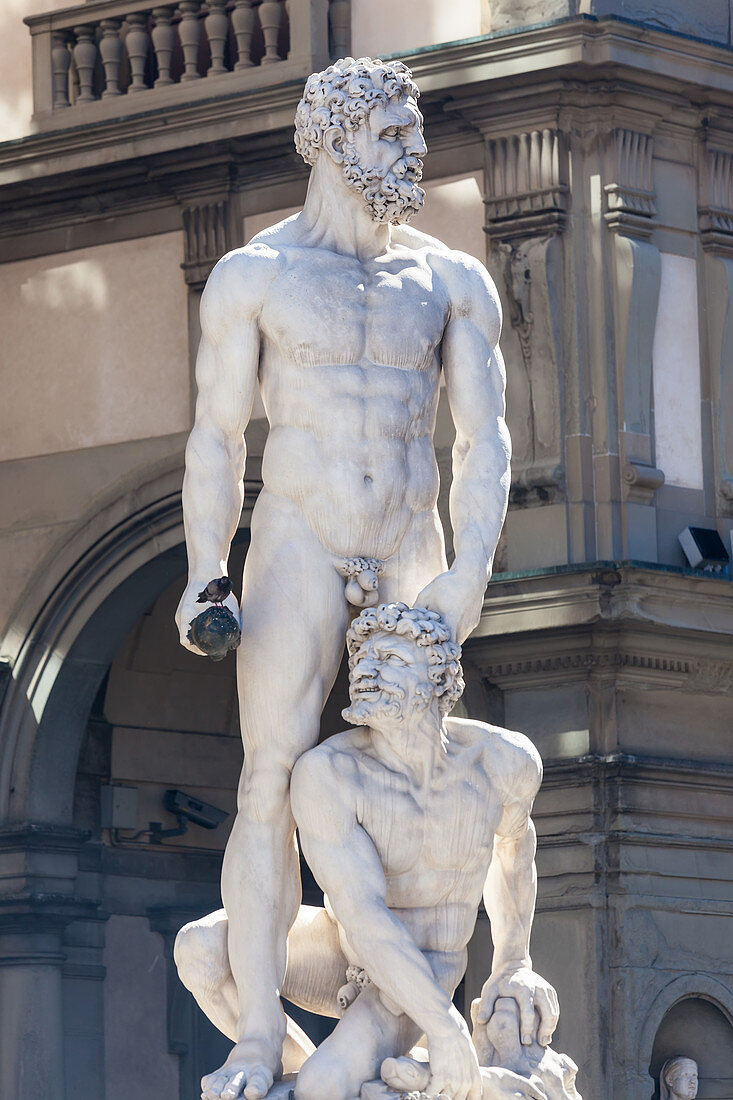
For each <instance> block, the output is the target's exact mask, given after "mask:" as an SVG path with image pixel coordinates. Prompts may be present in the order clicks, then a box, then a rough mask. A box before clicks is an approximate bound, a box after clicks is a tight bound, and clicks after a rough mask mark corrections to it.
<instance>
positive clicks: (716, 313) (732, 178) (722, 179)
mask: <svg viewBox="0 0 733 1100" xmlns="http://www.w3.org/2000/svg"><path fill="white" fill-rule="evenodd" d="M726 139H727V144H728V146H729V147H728V148H727V149H724V148H714V147H711V144H710V141H709V140H708V141H706V142H705V143H703V144H702V145H701V146H700V150H699V158H698V223H699V227H700V239H701V241H702V246H703V249H704V252H705V261H704V263H705V284H706V301H707V310H706V318H707V324H708V347H709V350H710V381H711V399H712V421H713V423H712V433H713V440H714V451H715V480H716V495H717V498H718V499H717V503H718V507H719V508H720V509H721V511H722V512H723V513H724V514H727V515H730V514H733V417H732V416H731V408H733V137H732V136H731V135H725V137H723V135H721V144H722V142H723V141H725V140H726Z"/></svg>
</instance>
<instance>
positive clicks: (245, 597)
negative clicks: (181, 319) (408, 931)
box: [177, 58, 510, 1100]
mask: <svg viewBox="0 0 733 1100" xmlns="http://www.w3.org/2000/svg"><path fill="white" fill-rule="evenodd" d="M417 96H418V90H417V88H416V86H415V84H414V83H413V81H412V79H411V75H410V72H409V70H408V69H406V68H405V66H404V65H402V64H401V63H400V62H393V63H389V64H386V63H382V62H379V61H377V62H372V61H369V60H368V59H361V60H359V61H354V60H353V59H351V58H346V59H345V60H342V61H339V62H337V63H336V64H334V65H332V66H330V67H329V68H328V69H326V70H325V71H324V72H323V73H317V74H314V75H313V76H311V77H310V78H309V80H308V81H307V84H306V87H305V92H304V95H303V98H302V100H301V102H300V105H299V106H298V111H297V115H296V131H295V142H296V148H297V150H298V152H299V153H300V154H301V156H302V157H303V158H304V160H305V161H306V162H307V163H308V164H310V165H311V166H312V171H311V176H310V181H309V186H308V193H307V196H306V201H305V206H304V208H303V210H302V211H301V213H300V214H298V215H297V216H296V217H294V218H289V219H287V220H286V221H284V222H281V223H280V224H278V225H276V226H273V227H272V228H271V229H268V230H266V231H265V232H263V233H261V234H259V235H258V236H257V237H255V238H254V240H252V241H251V242H250V243H249V244H248V245H247V246H246V247H244V248H241V249H237V250H236V251H234V252H232V253H230V254H229V255H227V256H225V257H224V258H223V259H222V260H221V261H220V262H219V263H218V264H217V266H216V268H215V269H214V271H213V272H212V275H211V277H210V279H209V281H208V284H207V286H206V289H205V291H204V295H203V299H202V303H201V328H202V339H201V346H200V349H199V355H198V361H197V368H196V377H197V382H198V387H199V396H198V402H197V407H196V422H195V425H194V428H193V431H192V433H191V437H190V440H189V443H188V448H187V451H186V477H185V481H184V487H183V508H184V519H185V527H186V541H187V546H188V557H189V583H188V586H187V588H186V591H185V593H184V595H183V598H182V599H181V603H180V605H179V608H178V612H177V622H178V625H179V628H180V632H181V642H182V644H183V645H184V646H187V647H188V648H192V649H194V647H193V646H192V645H191V643H189V641H188V639H187V633H188V628H189V623H190V622H191V620H192V619H193V618H194V617H195V615H196V614H197V612H198V611H200V604H199V605H198V606H197V602H196V600H197V593H198V592H199V591H200V590H201V589H202V588H204V587H205V586H206V584H207V582H208V581H210V580H211V578H212V577H217V576H219V575H220V574H224V573H226V571H227V560H228V556H229V548H230V543H231V539H232V537H233V535H234V532H235V530H236V527H237V524H238V521H239V517H240V513H241V509H242V501H243V475H244V465H245V445H244V440H243V432H244V429H245V428H246V426H247V422H248V420H249V417H250V414H251V410H252V403H253V399H254V395H255V389H256V387H257V385H258V384H259V387H260V392H261V395H262V400H263V402H264V406H265V410H266V412H267V416H268V419H269V422H270V432H269V437H268V441H267V445H266V447H265V452H264V456H263V464H262V481H263V489H262V492H261V493H260V496H259V498H258V500H257V503H256V505H255V508H254V512H253V516H252V524H251V544H250V548H249V552H248V554H247V559H246V563H245V568H244V578H243V584H242V607H241V628H242V643H241V646H240V649H239V652H238V654H237V678H238V685H239V700H240V719H241V728H242V739H243V741H244V752H245V760H244V768H243V771H242V777H241V782H240V786H239V796H238V807H239V812H238V815H237V819H236V822H235V824H234V828H233V830H232V834H231V837H230V839H229V843H228V846H227V850H226V855H225V858H224V866H223V871H222V899H223V902H224V906H225V908H226V911H227V914H228V916H229V933H228V950H229V962H230V965H231V971H232V975H233V978H234V981H235V983H236V988H237V997H238V1015H237V1022H236V1029H235V1032H236V1044H235V1046H234V1049H233V1050H232V1053H231V1055H230V1057H229V1058H228V1059H227V1062H226V1064H225V1067H223V1068H224V1070H225V1072H224V1073H223V1074H222V1073H219V1074H217V1075H216V1078H215V1079H216V1081H217V1082H218V1084H217V1086H216V1089H215V1091H214V1093H213V1094H212V1095H215V1096H221V1097H222V1098H223V1100H233V1098H235V1097H239V1096H241V1095H242V1094H244V1096H245V1097H246V1098H247V1100H259V1098H261V1097H263V1096H265V1094H266V1093H267V1091H268V1089H269V1087H270V1085H271V1083H272V1081H273V1077H274V1075H275V1074H276V1073H277V1072H278V1069H279V1064H280V1058H281V1051H282V1042H283V1037H284V1032H285V1017H284V1014H283V1011H282V1008H281V1005H280V1001H279V997H278V991H279V989H280V988H281V986H282V981H283V976H284V973H285V964H286V942H287V933H288V929H289V928H290V927H291V925H292V924H293V921H294V920H295V917H296V914H297V912H298V904H299V900H300V881H299V874H298V859H297V851H296V847H295V843H294V821H293V817H292V813H291V810H290V804H289V785H290V776H291V772H292V769H293V766H294V764H295V762H296V760H297V759H298V758H299V757H300V756H301V754H302V753H303V752H305V750H306V749H308V748H310V747H311V746H312V745H314V744H315V742H316V741H317V738H318V729H319V720H320V714H321V710H322V708H323V704H324V701H325V699H326V697H327V696H328V693H329V691H330V689H331V686H332V684H333V681H334V678H335V675H336V671H337V669H338V665H339V661H340V657H341V654H342V651H343V645H344V636H345V631H346V627H347V624H348V621H349V617H350V606H349V601H350V603H351V604H352V605H364V604H369V603H374V602H376V600H377V598H378V599H379V600H380V601H381V602H385V601H395V600H402V601H404V602H405V603H408V604H418V605H420V606H422V607H425V608H429V609H432V610H435V611H437V612H439V613H440V614H441V615H442V616H443V618H444V620H445V621H446V622H447V624H448V625H449V628H450V629H451V631H452V634H453V638H454V639H455V641H456V642H458V643H461V642H462V641H463V640H464V639H465V638H466V636H467V635H468V634H469V632H470V631H471V630H472V629H473V627H474V626H475V625H476V623H477V622H478V619H479V615H480V612H481V606H482V601H483V596H484V591H485V588H486V583H487V580H488V578H489V575H490V570H491V563H492V559H493V554H494V550H495V547H496V543H497V540H498V537H499V533H500V531H501V527H502V523H503V520H504V515H505V511H506V504H507V495H508V488H509V450H510V445H509V438H508V435H507V431H506V426H505V424H504V368H503V364H502V360H501V355H500V353H499V350H498V339H499V330H500V324H501V318H500V309H499V304H498V298H497V294H496V290H495V288H494V286H493V284H492V282H491V280H490V279H489V277H488V275H487V273H486V271H485V269H484V268H483V266H482V265H481V264H480V263H478V262H477V261H476V260H474V259H472V258H471V257H469V256H466V255H464V254H463V253H459V252H453V251H451V250H450V249H448V248H446V247H445V246H444V245H442V244H440V242H438V241H436V240H434V239H433V238H431V237H427V236H425V235H424V234H422V233H418V232H416V231H414V230H410V229H408V228H407V227H406V225H405V223H406V222H407V220H408V219H409V218H410V216H411V215H413V214H414V213H416V212H417V211H418V210H419V209H420V207H421V205H422V202H423V198H424V194H423V192H422V190H421V189H420V187H419V186H418V182H419V180H420V178H421V170H422V162H421V157H422V155H423V154H424V153H425V152H426V146H425V142H424V139H423V134H422V116H421V114H420V111H419V110H418V106H417ZM441 370H442V372H443V377H444V379H445V385H446V389H447V395H448V400H449V403H450V408H451V412H452V415H453V420H454V423H455V428H456V442H455V446H454V449H453V484H452V488H451V494H450V511H451V522H452V526H453V535H454V539H453V541H454V546H455V560H454V562H453V564H452V566H451V568H450V569H448V568H447V563H446V558H445V550H444V541H443V533H442V530H441V527H440V522H439V519H438V514H437V510H436V500H437V496H438V469H437V464H436V460H435V454H434V449H433V440H432V436H433V431H434V427H435V417H436V410H437V404H438V394H439V386H440V376H441ZM345 579H346V585H345ZM377 584H378V592H377V591H375V590H374V589H375V587H376V586H377ZM347 595H348V600H347ZM226 602H227V605H228V606H230V607H231V609H232V610H234V611H235V612H236V611H237V610H238V609H237V605H236V600H235V599H234V597H233V596H229V597H228V599H227V601H226ZM195 651H196V650H195ZM196 652H198V651H196Z"/></svg>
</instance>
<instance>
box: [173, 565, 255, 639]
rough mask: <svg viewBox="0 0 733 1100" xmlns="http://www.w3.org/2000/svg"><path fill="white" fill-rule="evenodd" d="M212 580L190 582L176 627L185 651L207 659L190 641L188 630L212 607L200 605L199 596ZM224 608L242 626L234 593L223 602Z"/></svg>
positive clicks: (205, 604) (179, 605)
mask: <svg viewBox="0 0 733 1100" xmlns="http://www.w3.org/2000/svg"><path fill="white" fill-rule="evenodd" d="M209 580H211V578H210V577H209V578H208V579H206V580H204V581H200V580H196V581H189V583H188V585H187V587H186V591H185V592H184V593H183V595H182V596H181V601H180V603H179V604H178V609H177V610H176V626H177V627H178V635H179V638H180V642H181V645H182V646H183V648H184V649H188V650H190V652H191V653H195V654H197V656H199V657H205V656H206V654H205V653H204V652H203V651H202V650H200V649H199V648H198V646H195V645H194V644H193V643H192V642H191V641H189V639H188V630H189V627H190V626H191V622H192V620H193V619H195V618H196V616H197V615H200V614H201V612H202V611H205V610H206V608H207V607H212V606H213V605H212V604H211V603H199V602H198V595H199V592H202V591H203V589H204V588H206V585H207V584H208V582H209ZM221 606H222V607H228V608H229V610H230V611H231V613H232V615H234V618H235V619H236V620H237V622H238V623H240V625H241V617H240V614H239V604H238V603H237V597H236V596H235V595H234V593H233V592H230V593H229V595H228V596H227V598H226V599H225V600H223V601H222V604H221Z"/></svg>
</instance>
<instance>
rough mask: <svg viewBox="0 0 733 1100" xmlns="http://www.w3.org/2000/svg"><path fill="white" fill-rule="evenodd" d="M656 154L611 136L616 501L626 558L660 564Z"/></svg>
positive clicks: (629, 138)
mask: <svg viewBox="0 0 733 1100" xmlns="http://www.w3.org/2000/svg"><path fill="white" fill-rule="evenodd" d="M653 153H654V139H653V137H652V135H651V134H648V133H640V132H639V131H637V130H633V129H630V128H627V127H624V126H619V127H616V128H615V129H613V130H611V132H610V133H609V134H608V135H607V136H606V138H605V141H604V148H603V154H602V164H603V179H604V183H603V218H604V221H605V223H606V226H607V228H608V231H609V233H610V234H611V242H610V265H611V277H612V291H613V335H614V350H615V359H616V388H617V395H618V436H619V440H618V454H619V469H620V474H621V483H620V485H618V486H611V497H612V498H613V497H615V496H616V495H618V496H620V498H621V499H622V500H623V501H624V508H623V512H622V530H623V543H624V546H623V553H624V555H625V556H628V557H630V558H640V559H642V560H656V513H655V510H654V507H653V501H654V494H655V492H656V491H657V489H659V488H660V487H661V485H663V483H664V473H663V471H662V470H660V469H658V468H657V466H656V464H655V461H654V444H653V407H652V406H653V400H652V347H653V343H654V328H655V319H656V314H657V306H658V302H659V287H660V280H661V261H660V256H659V250H658V249H657V248H656V246H655V245H654V244H652V243H651V240H650V238H651V236H652V233H653V231H654V217H655V214H656V207H655V202H654V181H653V171H652V165H653ZM609 506H611V507H612V506H613V505H612V503H611V501H609Z"/></svg>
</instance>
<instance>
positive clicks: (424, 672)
mask: <svg viewBox="0 0 733 1100" xmlns="http://www.w3.org/2000/svg"><path fill="white" fill-rule="evenodd" d="M346 645H347V648H348V651H349V693H350V695H351V706H350V707H348V708H347V709H346V710H345V711H344V712H343V716H344V718H345V719H346V721H347V722H351V723H353V724H354V725H359V724H361V723H366V724H367V725H371V724H373V723H374V722H375V721H379V720H380V719H390V720H393V721H394V720H403V719H409V718H410V716H412V715H414V713H415V712H416V711H418V712H420V711H423V710H424V709H425V708H426V707H429V706H430V705H432V704H433V703H435V704H436V711H437V714H438V716H439V717H440V718H442V717H443V716H444V715H446V714H447V713H448V712H449V711H450V710H451V709H452V707H453V705H454V704H455V702H456V700H457V699H458V698H459V697H460V695H461V693H462V691H463V687H464V684H463V676H462V672H461V665H460V657H461V647H460V646H458V645H456V644H455V642H452V641H451V640H450V631H449V630H448V627H447V626H446V624H445V623H444V622H443V620H442V618H441V617H440V615H438V613H437V612H435V611H427V610H425V609H424V608H419V607H408V606H407V604H404V603H392V604H380V605H379V607H368V608H366V609H365V610H364V611H362V613H361V614H360V615H359V616H358V617H357V618H356V619H355V620H354V622H353V623H352V625H351V628H350V629H349V631H348V632H347V635H346Z"/></svg>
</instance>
